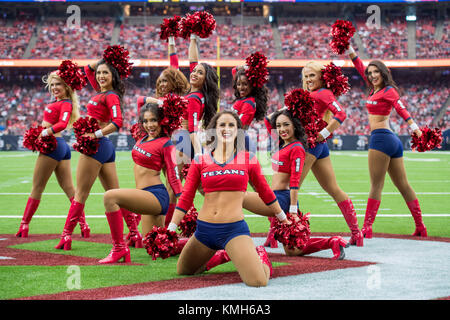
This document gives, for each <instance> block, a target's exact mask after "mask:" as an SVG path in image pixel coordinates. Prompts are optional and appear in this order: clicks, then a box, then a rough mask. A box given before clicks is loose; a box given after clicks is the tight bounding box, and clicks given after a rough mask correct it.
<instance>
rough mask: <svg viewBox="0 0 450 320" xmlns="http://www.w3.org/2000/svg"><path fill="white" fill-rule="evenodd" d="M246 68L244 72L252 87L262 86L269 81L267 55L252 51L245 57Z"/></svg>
mask: <svg viewBox="0 0 450 320" xmlns="http://www.w3.org/2000/svg"><path fill="white" fill-rule="evenodd" d="M245 63H246V65H247V67H248V68H247V70H246V71H245V74H246V76H247V79H248V82H249V83H250V85H251V86H252V87H257V88H262V87H263V86H264V85H265V84H266V82H267V81H269V71H268V70H267V63H268V62H267V57H266V56H265V55H263V54H262V53H260V52H255V53H252V54H251V55H250V56H248V57H247V58H246V59H245Z"/></svg>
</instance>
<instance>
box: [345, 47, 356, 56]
mask: <svg viewBox="0 0 450 320" xmlns="http://www.w3.org/2000/svg"><path fill="white" fill-rule="evenodd" d="M352 53H354V54H356V52H355V49H353V47H352V46H351V45H349V46H348V49H347V50H345V54H346V55H350V54H352Z"/></svg>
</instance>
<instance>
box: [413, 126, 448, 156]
mask: <svg viewBox="0 0 450 320" xmlns="http://www.w3.org/2000/svg"><path fill="white" fill-rule="evenodd" d="M420 131H422V135H421V136H420V137H418V136H417V135H416V133H415V132H413V133H412V134H411V149H413V150H417V151H419V152H425V151H429V150H433V149H434V148H440V147H441V143H442V132H441V129H439V128H435V129H430V128H429V127H428V126H425V127H423V128H420Z"/></svg>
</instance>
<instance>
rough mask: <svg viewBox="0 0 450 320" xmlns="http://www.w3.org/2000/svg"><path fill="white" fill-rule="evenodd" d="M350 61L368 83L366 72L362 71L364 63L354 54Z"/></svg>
mask: <svg viewBox="0 0 450 320" xmlns="http://www.w3.org/2000/svg"><path fill="white" fill-rule="evenodd" d="M352 62H353V65H354V66H355V68H356V71H358V73H359V74H360V75H361V77H362V78H363V79H364V82H365V83H366V84H368V83H369V81H367V78H366V73H365V72H364V70H365V68H364V64H363V62H362V60H361V59H360V58H359V57H358V56H356V57H355V58H353V59H352Z"/></svg>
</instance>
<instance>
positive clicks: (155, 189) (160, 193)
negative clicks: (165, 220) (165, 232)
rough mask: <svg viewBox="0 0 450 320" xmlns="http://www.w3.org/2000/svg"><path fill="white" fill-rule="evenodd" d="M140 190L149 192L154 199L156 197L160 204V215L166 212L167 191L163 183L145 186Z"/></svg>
mask: <svg viewBox="0 0 450 320" xmlns="http://www.w3.org/2000/svg"><path fill="white" fill-rule="evenodd" d="M142 190H145V191H148V192H151V193H152V194H153V195H154V196H155V197H156V199H158V201H159V204H160V205H161V213H160V214H162V215H164V216H165V215H166V214H167V210H169V201H170V199H169V193H168V192H167V189H166V187H165V186H164V185H163V184H155V185H154V186H150V187H146V188H144V189H142Z"/></svg>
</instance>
